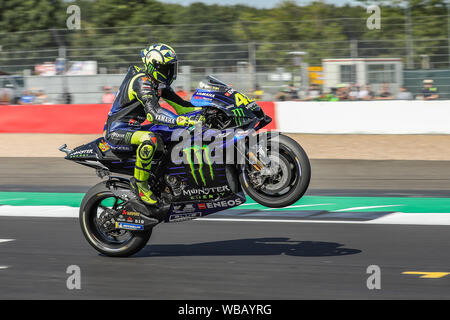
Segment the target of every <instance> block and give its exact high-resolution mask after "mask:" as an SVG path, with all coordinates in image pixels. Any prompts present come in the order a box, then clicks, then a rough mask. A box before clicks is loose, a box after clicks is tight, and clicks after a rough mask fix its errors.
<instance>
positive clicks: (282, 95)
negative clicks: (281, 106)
mask: <svg viewBox="0 0 450 320" xmlns="http://www.w3.org/2000/svg"><path fill="white" fill-rule="evenodd" d="M289 98H290V94H289V89H287V88H281V89H280V91H278V93H277V94H276V95H275V101H288V100H290V99H289Z"/></svg>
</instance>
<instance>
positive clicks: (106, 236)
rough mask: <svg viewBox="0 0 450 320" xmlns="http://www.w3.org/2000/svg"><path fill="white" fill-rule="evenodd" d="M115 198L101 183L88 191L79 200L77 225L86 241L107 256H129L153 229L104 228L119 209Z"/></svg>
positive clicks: (148, 236) (148, 237)
mask: <svg viewBox="0 0 450 320" xmlns="http://www.w3.org/2000/svg"><path fill="white" fill-rule="evenodd" d="M122 203H123V202H122V200H120V199H118V198H117V197H116V196H115V195H114V194H113V193H112V192H111V191H110V190H109V189H108V187H107V186H106V182H101V183H99V184H97V185H96V186H94V187H93V188H92V189H90V190H89V191H88V193H87V194H86V195H85V196H84V198H83V201H82V202H81V207H80V225H81V230H82V231H83V234H84V236H85V238H86V240H87V241H88V243H89V244H90V245H91V246H92V247H93V248H94V249H96V250H97V251H99V252H100V253H102V254H104V255H107V256H109V257H128V256H131V255H133V254H135V253H137V252H138V251H140V250H141V249H142V248H143V247H144V246H145V245H146V244H147V242H148V240H149V239H150V236H151V234H152V230H148V231H139V232H133V231H128V230H112V231H109V230H108V229H105V228H104V225H105V224H108V222H109V221H108V220H109V217H108V215H110V216H112V215H113V214H114V212H116V211H117V210H121V209H122Z"/></svg>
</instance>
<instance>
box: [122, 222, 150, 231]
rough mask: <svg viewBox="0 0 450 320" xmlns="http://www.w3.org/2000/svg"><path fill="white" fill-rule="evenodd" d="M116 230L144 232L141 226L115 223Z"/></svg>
mask: <svg viewBox="0 0 450 320" xmlns="http://www.w3.org/2000/svg"><path fill="white" fill-rule="evenodd" d="M116 228H118V229H125V230H144V226H143V225H140V224H133V223H125V222H116Z"/></svg>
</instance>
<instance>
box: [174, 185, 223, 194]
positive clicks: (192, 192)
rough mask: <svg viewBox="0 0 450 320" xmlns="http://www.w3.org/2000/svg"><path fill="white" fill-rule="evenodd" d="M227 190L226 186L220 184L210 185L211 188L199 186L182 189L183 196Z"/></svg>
mask: <svg viewBox="0 0 450 320" xmlns="http://www.w3.org/2000/svg"><path fill="white" fill-rule="evenodd" d="M227 191H231V190H230V188H229V187H228V186H220V187H211V188H199V189H189V190H183V194H184V195H185V196H195V195H199V196H202V195H206V196H208V195H211V196H213V195H215V194H223V193H225V192H227Z"/></svg>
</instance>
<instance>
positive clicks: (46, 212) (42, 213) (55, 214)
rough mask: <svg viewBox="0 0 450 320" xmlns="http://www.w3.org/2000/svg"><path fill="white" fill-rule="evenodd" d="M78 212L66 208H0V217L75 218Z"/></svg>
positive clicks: (77, 209) (74, 209)
mask: <svg viewBox="0 0 450 320" xmlns="http://www.w3.org/2000/svg"><path fill="white" fill-rule="evenodd" d="M79 210H80V208H73V207H67V206H0V217H43V218H77V217H78V211H79Z"/></svg>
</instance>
